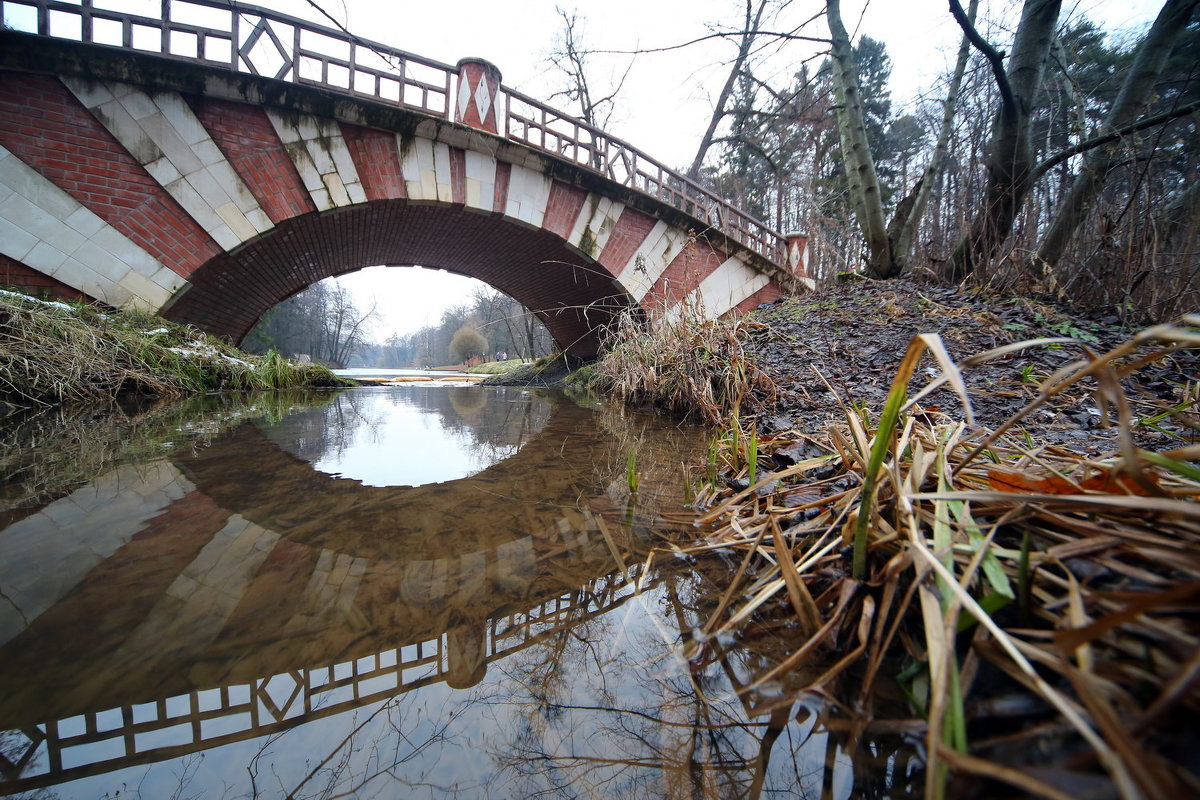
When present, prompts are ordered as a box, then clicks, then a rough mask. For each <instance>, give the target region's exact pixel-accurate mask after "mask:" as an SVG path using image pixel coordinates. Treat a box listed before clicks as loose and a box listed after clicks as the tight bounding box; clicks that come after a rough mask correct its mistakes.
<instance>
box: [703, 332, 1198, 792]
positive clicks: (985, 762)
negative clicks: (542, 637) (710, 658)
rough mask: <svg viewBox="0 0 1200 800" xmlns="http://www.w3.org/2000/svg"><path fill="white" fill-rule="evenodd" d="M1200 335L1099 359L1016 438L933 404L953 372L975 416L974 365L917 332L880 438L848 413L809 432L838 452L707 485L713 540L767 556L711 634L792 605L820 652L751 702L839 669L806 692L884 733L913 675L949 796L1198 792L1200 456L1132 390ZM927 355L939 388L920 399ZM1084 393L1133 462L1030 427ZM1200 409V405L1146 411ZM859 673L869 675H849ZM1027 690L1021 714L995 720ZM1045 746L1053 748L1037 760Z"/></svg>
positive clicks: (929, 747)
mask: <svg viewBox="0 0 1200 800" xmlns="http://www.w3.org/2000/svg"><path fill="white" fill-rule="evenodd" d="M1198 325H1200V317H1196V316H1193V317H1187V318H1184V320H1183V321H1182V322H1181V323H1180V324H1177V325H1164V326H1158V327H1155V328H1152V329H1149V330H1147V331H1144V332H1143V333H1141V334H1139V335H1138V336H1136V337H1134V338H1133V339H1132V340H1130V341H1129V342H1127V343H1125V344H1123V345H1121V346H1120V347H1117V348H1115V349H1114V350H1112V351H1110V352H1108V353H1106V354H1104V355H1100V356H1097V355H1093V354H1091V353H1090V352H1087V351H1086V350H1085V353H1086V355H1085V357H1083V358H1082V359H1080V360H1079V361H1076V362H1075V363H1073V364H1071V365H1069V366H1068V367H1064V368H1063V369H1061V370H1059V371H1058V372H1057V373H1055V374H1054V375H1052V376H1050V377H1049V378H1047V379H1046V380H1045V381H1044V382H1043V383H1042V384H1041V386H1040V388H1039V392H1038V394H1037V396H1036V397H1035V398H1034V399H1033V401H1032V402H1030V404H1029V405H1028V406H1027V407H1026V408H1025V409H1024V410H1022V411H1021V412H1020V413H1018V414H1017V415H1016V416H1014V417H1013V418H1012V419H1011V420H1009V421H1008V422H1006V423H1005V424H1004V425H1001V426H1000V427H999V428H997V429H996V430H987V429H982V428H974V427H973V426H971V425H970V424H969V423H968V422H967V421H959V420H956V419H953V418H951V417H950V416H949V415H947V414H944V413H941V412H932V411H928V410H925V409H923V408H922V407H921V405H920V404H919V403H920V400H921V398H923V397H924V396H925V395H926V394H927V393H928V392H929V391H932V390H933V389H935V388H938V387H939V386H942V385H944V384H946V383H949V384H951V386H953V387H954V388H955V390H956V392H957V393H958V394H959V396H960V398H961V402H962V407H963V412H964V413H963V416H964V417H965V418H966V420H968V421H969V420H970V419H971V407H970V398H969V396H968V394H967V391H966V389H965V388H964V386H963V383H962V380H961V376H960V367H961V366H962V365H956V364H954V363H953V362H951V360H950V359H949V357H948V356H947V355H946V354H945V351H944V349H943V348H942V347H941V343H940V341H939V340H938V339H937V337H934V336H919V337H916V338H914V340H913V342H912V344H911V345H910V348H909V351H908V353H907V354H906V356H905V358H904V361H903V363H902V366H901V368H900V370H899V374H898V375H897V376H896V379H895V381H894V382H893V385H892V391H891V393H890V394H889V396H888V400H887V404H886V406H885V409H884V411H883V414H882V415H881V418H880V421H879V423H878V425H877V426H876V427H875V430H874V431H871V430H869V427H870V426H869V423H868V422H867V416H866V415H865V414H862V413H861V412H860V411H859V410H856V409H853V408H846V409H845V424H844V425H838V426H836V427H834V428H831V429H829V430H828V431H827V432H826V434H825V435H824V436H823V437H819V438H813V439H810V440H809V443H810V446H811V445H816V446H818V447H819V448H820V449H821V450H823V451H824V452H825V453H826V455H824V456H819V457H815V458H809V459H807V460H803V461H800V462H798V463H794V464H791V465H790V466H787V467H785V468H782V469H778V468H777V469H776V471H774V472H771V473H768V474H764V475H761V476H760V477H758V479H757V481H751V485H750V486H748V487H746V488H745V489H743V490H741V491H734V490H730V489H722V490H719V491H718V490H716V489H712V488H710V489H709V490H707V492H706V493H704V494H702V495H701V496H700V497H699V498H698V502H699V503H701V504H705V505H706V507H707V508H708V510H707V512H706V513H704V514H703V515H702V516H701V518H700V521H701V522H702V523H703V524H705V525H708V526H710V528H709V531H710V532H709V534H708V536H707V540H708V541H706V542H705V543H704V544H703V545H700V546H697V547H695V548H693V549H694V551H695V552H697V553H699V552H703V551H705V550H709V549H711V548H712V547H713V546H714V545H720V546H723V547H729V548H735V549H741V550H742V551H743V552H744V561H743V567H745V566H746V565H752V566H753V568H752V569H741V570H739V571H738V572H737V574H736V575H735V576H734V578H733V581H732V583H731V585H730V586H729V587H728V590H727V592H726V595H725V601H723V602H722V603H721V604H720V605H719V607H718V608H717V610H716V611H715V612H714V613H713V615H712V618H711V619H710V621H709V623H708V625H707V628H706V631H705V633H707V634H708V635H710V636H717V635H720V634H723V633H727V632H732V631H736V630H737V629H738V628H739V627H740V626H741V625H742V624H743V623H744V622H745V621H746V620H748V619H749V618H750V617H751V616H752V615H753V614H754V613H755V612H756V611H758V610H760V609H763V608H764V607H765V606H767V605H768V604H780V603H782V604H787V605H789V606H790V607H791V608H792V611H793V612H794V615H795V619H796V621H797V623H798V624H799V625H801V626H802V627H803V628H804V629H805V630H806V632H807V633H808V634H809V636H808V639H807V642H806V643H805V644H804V645H803V646H802V647H800V648H799V649H798V650H797V651H796V652H794V653H793V654H792V655H791V656H790V657H789V658H787V659H786V660H785V661H784V662H782V663H781V664H779V665H778V666H777V667H775V668H774V669H772V670H771V671H770V672H768V673H766V674H763V675H760V676H759V677H758V679H757V681H756V682H755V683H754V684H753V685H752V686H750V687H747V691H748V690H749V689H752V688H755V687H758V686H762V685H764V684H767V683H768V682H771V681H774V680H776V679H777V678H779V677H780V676H781V675H783V674H784V673H787V672H791V671H793V670H796V668H797V667H799V666H800V665H801V664H802V663H805V662H809V664H806V666H811V664H813V663H817V664H822V663H826V662H828V661H832V662H833V663H832V665H831V666H828V667H827V668H825V669H824V670H823V671H822V672H821V673H820V675H819V677H817V678H816V679H815V680H813V681H811V682H809V683H808V685H807V689H806V690H807V691H812V692H821V693H823V694H825V695H826V696H829V697H833V698H836V699H837V700H838V701H839V702H840V703H842V704H843V705H844V706H846V707H848V708H851V709H855V710H857V712H858V713H859V714H860V715H861V716H862V718H863V720H864V723H863V724H864V725H865V724H866V722H868V721H870V716H871V708H872V702H871V700H872V697H873V696H874V693H875V691H876V689H877V688H878V687H877V679H878V677H879V676H880V675H881V674H882V673H883V672H884V671H885V669H886V671H887V672H888V673H890V674H895V675H900V676H901V678H900V682H901V685H902V688H904V690H905V691H906V693H907V694H908V696H909V698H910V701H911V704H912V707H913V709H914V711H915V712H917V714H918V715H919V716H921V717H923V727H924V730H925V745H926V761H927V764H926V766H927V769H926V792H925V794H926V797H929V798H935V797H944V796H946V794H947V791H948V789H947V786H948V782H949V780H950V779H951V775H952V774H953V775H956V776H959V778H960V779H961V778H962V777H963V776H973V778H974V779H980V780H985V781H991V782H997V781H998V782H1000V783H1003V784H1008V785H1009V786H1010V787H1013V788H1016V789H1019V790H1020V791H1022V792H1026V793H1028V794H1032V795H1035V796H1042V797H1069V796H1072V794H1073V792H1072V791H1071V787H1072V786H1073V785H1075V786H1078V785H1081V784H1079V783H1077V781H1080V780H1082V781H1085V782H1087V781H1091V782H1094V781H1095V780H1096V777H1097V775H1102V776H1104V777H1106V779H1107V781H1108V782H1109V785H1110V791H1114V792H1115V793H1116V794H1118V795H1119V796H1121V797H1129V798H1132V797H1181V796H1188V795H1191V796H1195V795H1196V794H1198V793H1200V780H1198V778H1197V776H1196V775H1195V774H1194V773H1192V772H1190V771H1189V770H1188V769H1187V768H1186V767H1185V765H1184V763H1183V758H1182V757H1180V756H1178V755H1172V747H1173V743H1172V741H1171V735H1170V733H1169V731H1170V729H1171V726H1172V725H1181V726H1182V727H1183V729H1184V730H1187V728H1188V725H1189V722H1188V721H1189V719H1190V718H1191V717H1190V716H1189V715H1194V714H1195V713H1196V712H1197V711H1200V696H1198V693H1197V679H1198V676H1200V633H1198V632H1197V629H1196V627H1195V619H1196V615H1197V612H1200V603H1198V602H1197V600H1198V598H1200V504H1197V502H1196V500H1197V498H1198V497H1200V468H1197V466H1196V465H1195V464H1194V463H1189V462H1194V461H1196V460H1197V459H1200V445H1197V444H1194V443H1193V444H1190V445H1187V446H1184V447H1181V448H1179V449H1176V450H1173V451H1169V452H1162V453H1155V452H1149V451H1146V450H1142V449H1139V448H1138V447H1137V446H1136V445H1135V443H1134V438H1133V435H1132V431H1131V428H1132V425H1133V416H1132V412H1131V409H1130V404H1129V401H1128V399H1127V398H1126V396H1125V395H1124V393H1123V392H1122V390H1121V386H1120V380H1121V379H1122V378H1123V377H1126V376H1128V375H1129V374H1131V373H1132V372H1134V371H1136V370H1137V369H1139V368H1140V367H1143V366H1145V365H1146V364H1148V363H1151V362H1154V361H1158V360H1161V359H1165V358H1170V357H1171V356H1172V354H1173V353H1175V352H1177V351H1178V350H1179V349H1180V348H1196V347H1197V346H1200V330H1198V329H1197V326H1198ZM1030 344H1031V343H1022V345H1013V346H1009V347H1006V348H1002V349H1000V350H997V351H991V352H990V353H987V354H982V355H981V356H978V357H976V358H974V359H969V360H968V362H963V363H964V364H968V363H978V362H979V361H982V360H985V359H986V358H989V357H995V356H997V355H1003V354H1004V353H1007V352H1009V351H1011V350H1012V349H1013V348H1015V347H1020V346H1028V345H1030ZM924 351H929V352H932V353H933V354H934V355H935V356H936V360H937V362H938V364H939V366H940V368H941V377H939V378H938V379H936V380H934V381H932V382H931V384H930V385H929V386H927V387H925V388H924V389H923V390H922V391H920V392H918V393H916V395H915V396H914V397H913V399H911V400H906V396H907V386H908V383H909V378H910V377H911V376H912V375H913V374H914V372H915V367H916V365H917V363H918V361H919V359H920V358H921V355H922V352H924ZM1085 386H1088V387H1091V388H1092V390H1093V391H1094V392H1095V395H1096V399H1097V402H1098V404H1099V405H1100V407H1101V408H1103V409H1106V410H1107V411H1108V412H1109V414H1110V415H1111V417H1112V418H1113V419H1114V420H1115V422H1116V424H1118V425H1119V426H1120V437H1119V441H1120V447H1119V449H1118V451H1117V452H1114V453H1112V454H1110V455H1109V456H1108V457H1105V458H1097V459H1088V458H1084V457H1082V456H1079V455H1077V454H1074V453H1072V452H1070V451H1069V450H1066V449H1064V448H1061V447H1050V446H1045V447H1033V446H1030V443H1029V438H1028V437H1016V436H1012V435H1010V432H1011V431H1012V430H1013V429H1014V427H1015V426H1016V425H1017V424H1018V423H1019V422H1020V421H1021V420H1022V419H1023V418H1025V417H1027V416H1028V415H1029V413H1031V412H1032V411H1034V410H1036V409H1037V408H1039V407H1041V406H1043V405H1046V404H1050V403H1054V402H1055V400H1056V398H1058V397H1059V396H1060V395H1062V396H1065V393H1066V392H1068V391H1069V390H1072V389H1075V390H1078V389H1080V388H1082V387H1085ZM1188 410H1190V411H1192V412H1194V411H1195V406H1194V398H1193V406H1192V407H1191V408H1190V409H1183V408H1182V407H1180V406H1173V407H1171V408H1167V409H1165V410H1164V411H1162V412H1161V413H1160V414H1144V415H1142V419H1143V420H1145V419H1151V420H1155V421H1156V422H1157V421H1161V420H1162V419H1163V417H1164V416H1166V415H1170V414H1173V413H1183V412H1185V411H1188ZM795 438H796V437H795V436H789V437H779V438H777V439H776V440H774V441H773V442H764V443H762V448H763V450H764V451H767V452H770V451H772V450H780V449H782V447H783V446H784V445H792V444H794V442H795ZM776 466H777V467H778V463H777V464H776ZM738 485H744V484H738ZM731 598H747V599H743V600H741V601H739V602H733V601H732V600H731ZM818 656H820V657H821V658H824V659H825V661H821V660H820V658H818ZM851 669H853V672H854V675H855V681H854V683H853V685H851V684H850V682H849V681H845V682H842V681H841V679H843V678H844V677H845V675H846V674H848V670H851ZM1013 696H1016V697H1019V698H1024V701H1023V702H1022V704H1021V707H1022V708H1024V709H1026V711H1027V713H1026V715H1025V717H1024V718H1017V719H1008V718H1004V717H1003V716H1002V715H1001V713H1000V712H999V711H995V710H992V711H989V710H988V709H997V708H999V707H1000V705H1001V704H1000V703H998V702H997V701H998V700H1003V699H1005V697H1009V698H1011V697H1013ZM1046 745H1049V748H1048V749H1050V750H1052V751H1053V755H1052V756H1050V757H1048V758H1047V757H1043V758H1042V760H1041V761H1040V762H1039V761H1037V760H1036V754H1038V753H1045V752H1046V750H1047V747H1045V746H1046ZM1014 753H1021V754H1022V755H1023V758H1022V757H1016V756H1014ZM1045 767H1049V769H1043V768H1045Z"/></svg>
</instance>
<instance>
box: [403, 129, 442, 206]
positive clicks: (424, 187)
mask: <svg viewBox="0 0 1200 800" xmlns="http://www.w3.org/2000/svg"><path fill="white" fill-rule="evenodd" d="M397 142H399V137H398V136H397ZM400 174H401V175H403V176H404V188H405V191H406V192H407V194H408V198H409V199H410V200H437V175H436V172H435V171H434V163H433V142H432V141H430V140H429V139H423V138H416V139H413V140H412V141H411V143H410V146H409V148H408V151H407V152H406V153H405V154H404V158H403V159H402V160H401V162H400Z"/></svg>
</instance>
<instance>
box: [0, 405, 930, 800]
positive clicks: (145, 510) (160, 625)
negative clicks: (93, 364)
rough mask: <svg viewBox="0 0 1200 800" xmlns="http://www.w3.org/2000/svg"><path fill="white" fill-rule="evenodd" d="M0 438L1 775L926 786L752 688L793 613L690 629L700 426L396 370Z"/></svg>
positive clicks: (674, 792) (264, 786)
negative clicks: (719, 629) (391, 374)
mask: <svg viewBox="0 0 1200 800" xmlns="http://www.w3.org/2000/svg"><path fill="white" fill-rule="evenodd" d="M2 436H3V442H4V450H3V456H2V457H0V466H3V473H0V474H2V475H3V476H4V481H3V483H0V499H2V501H3V504H2V505H0V795H16V796H20V797H23V798H31V799H32V798H88V799H91V798H118V797H119V798H146V799H147V800H158V799H159V798H193V797H194V798H251V797H263V798H285V797H287V798H291V797H295V798H301V797H304V798H317V797H328V798H333V797H378V798H400V797H404V798H407V797H414V798H426V797H427V798H444V797H461V798H476V797H478V798H485V797H486V798H509V797H511V798H525V797H533V796H540V797H620V798H635V797H647V798H649V797H668V798H683V797H688V798H692V797H705V798H708V797H712V798H725V797H760V796H761V797H829V798H846V797H851V796H859V795H860V794H861V793H863V792H864V791H866V792H869V793H870V794H871V796H876V797H891V796H895V797H903V796H909V794H910V793H911V794H919V792H920V777H919V764H918V763H917V761H916V758H915V755H914V750H913V748H912V747H911V745H910V744H908V743H906V741H905V740H904V738H903V737H902V736H890V737H889V736H877V737H875V738H874V739H871V740H870V741H869V742H868V743H866V744H864V743H863V742H862V740H861V737H862V735H863V734H862V731H859V730H854V729H853V726H849V725H847V724H844V723H843V722H842V721H841V719H840V716H839V714H838V713H837V710H836V709H833V708H830V707H828V706H826V705H825V704H824V703H822V702H821V701H820V700H819V698H817V697H815V696H813V695H803V694H797V693H796V692H795V691H793V687H794V686H795V685H799V683H797V681H800V678H801V677H802V676H797V678H796V680H790V679H789V680H788V681H785V682H783V683H772V684H768V685H765V686H762V687H760V688H757V689H754V690H752V691H746V690H745V687H747V686H748V685H749V684H750V683H752V682H753V680H754V678H755V676H756V675H759V674H762V673H763V672H764V671H765V670H767V669H769V668H770V667H772V666H773V665H775V664H777V663H779V661H781V660H782V659H783V658H785V657H786V656H787V655H788V654H789V653H791V652H793V651H794V650H795V649H796V648H797V647H798V646H799V645H800V644H801V642H800V641H797V631H796V630H795V629H794V628H793V627H792V624H791V623H790V621H789V617H788V616H787V615H784V614H779V615H776V616H774V617H773V616H771V615H770V614H765V615H763V616H762V617H760V618H755V619H754V620H752V621H750V622H749V623H748V624H747V625H746V626H745V627H744V628H743V629H742V631H741V634H740V636H739V637H737V638H736V639H735V638H729V639H725V638H722V639H721V640H716V639H712V640H708V639H707V638H706V637H705V636H704V635H703V634H702V633H701V631H702V630H703V628H704V626H705V624H706V622H707V620H708V618H709V616H710V615H711V614H712V612H713V610H714V609H715V608H716V607H717V606H718V604H719V602H720V600H721V595H722V592H723V587H724V584H723V583H722V578H723V576H725V575H727V574H728V573H729V572H730V571H731V570H733V569H736V567H737V562H736V561H735V559H734V557H733V556H732V554H724V553H720V552H716V553H713V554H712V555H711V557H709V558H703V559H699V560H697V559H695V558H693V557H691V556H683V555H681V554H678V553H677V552H676V550H677V546H676V543H677V542H686V541H688V540H689V539H691V538H693V537H694V536H695V535H696V533H695V531H693V530H691V529H690V528H689V526H688V525H687V524H686V521H687V514H686V512H685V509H684V505H685V502H686V495H687V493H688V492H687V489H686V488H685V487H686V485H687V484H688V482H689V481H693V482H694V481H697V480H700V479H702V478H703V476H702V475H695V474H691V473H689V472H688V471H687V470H686V468H685V465H690V464H703V463H704V460H705V450H706V444H707V442H706V439H707V435H706V433H705V432H704V431H702V430H698V429H692V428H684V427H680V426H678V425H675V424H673V423H671V422H669V421H667V420H664V419H662V418H660V417H656V416H654V415H651V414H644V413H634V412H629V411H626V410H622V409H619V408H613V407H609V406H605V405H602V404H595V403H593V402H591V401H573V400H571V399H569V398H566V397H563V396H560V395H557V394H554V393H548V392H542V391H530V390H523V389H515V388H500V389H491V388H482V387H478V386H430V385H402V386H381V387H372V388H361V389H354V390H350V391H344V392H340V393H324V394H301V393H274V394H261V395H223V396H209V397H202V398H194V399H192V400H190V401H188V402H186V403H182V404H159V405H155V406H149V407H128V408H125V409H123V410H122V409H116V410H112V411H105V412H98V411H94V410H87V409H50V410H45V411H42V412H40V413H30V414H25V415H18V416H15V417H13V418H11V419H9V420H8V422H7V424H6V425H5V427H4V428H3V429H2ZM631 476H636V479H637V480H636V483H637V490H636V491H631V483H632V481H631ZM814 669H817V667H814ZM799 672H801V673H803V672H805V670H804V669H803V668H801V670H799ZM853 750H857V752H859V753H860V755H859V757H857V758H856V759H855V760H854V761H853V762H852V761H851V759H849V757H848V756H847V753H848V752H851V751H853Z"/></svg>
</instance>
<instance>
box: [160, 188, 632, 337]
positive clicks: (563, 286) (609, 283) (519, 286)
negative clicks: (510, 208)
mask: <svg viewBox="0 0 1200 800" xmlns="http://www.w3.org/2000/svg"><path fill="white" fill-rule="evenodd" d="M380 264H385V265H389V266H410V265H417V266H422V267H427V268H437V269H444V270H447V271H449V272H454V273H457V274H460V275H466V276H469V277H472V278H477V279H478V280H481V281H483V282H484V283H487V284H489V285H491V286H493V287H495V288H496V289H499V290H500V291H502V292H504V293H505V294H507V295H509V296H511V297H513V298H514V299H515V300H517V301H518V302H519V303H521V304H522V305H524V306H525V307H526V308H528V309H530V310H531V311H533V312H534V313H535V314H537V315H538V317H539V318H540V319H541V320H542V322H543V323H545V325H546V327H547V328H548V329H549V331H550V334H551V336H552V337H553V338H554V340H555V342H556V343H557V344H558V345H559V347H561V348H562V349H563V350H565V351H567V352H569V353H571V354H573V355H579V356H583V357H589V356H592V355H594V354H595V353H596V352H597V348H598V347H599V344H600V342H599V337H600V335H601V332H602V330H603V328H604V326H605V325H606V324H607V323H609V322H610V321H611V320H612V319H613V316H614V315H615V314H618V313H620V312H621V311H623V310H624V309H626V308H629V307H637V303H636V302H635V301H634V299H633V298H632V297H631V296H630V294H629V293H628V292H627V291H626V290H625V289H624V287H623V286H622V285H621V284H620V282H619V281H618V280H617V279H616V278H615V277H614V276H613V275H612V273H611V272H610V271H609V270H608V269H606V268H605V267H604V266H602V265H601V264H599V263H595V262H593V261H591V259H589V258H587V257H586V256H583V255H581V254H580V253H579V252H578V251H577V250H574V249H572V248H571V247H570V246H568V244H567V242H566V240H565V239H564V238H563V237H562V236H561V235H559V233H557V232H555V231H553V230H548V229H546V228H531V227H529V226H526V225H521V224H519V223H516V222H513V221H512V220H511V218H508V217H505V216H502V215H487V214H479V213H473V212H469V211H466V210H464V209H463V208H462V207H461V206H456V205H453V204H413V203H410V202H408V201H405V200H376V201H370V202H367V203H360V204H358V205H354V206H349V207H343V208H338V209H334V210H331V211H325V212H310V213H307V214H301V215H298V216H294V217H291V218H288V219H286V220H282V221H280V222H279V223H278V224H277V225H276V226H275V227H274V228H273V229H272V230H270V231H268V232H267V233H265V234H263V235H261V236H259V237H257V238H256V239H254V240H253V241H251V242H248V243H247V244H245V245H243V246H241V247H239V248H236V249H235V250H232V251H230V252H227V253H221V254H218V255H217V256H215V257H212V258H210V259H208V260H207V261H205V262H204V263H203V264H202V265H201V266H200V267H198V268H197V269H196V270H195V271H194V272H193V273H192V274H191V276H190V284H191V285H190V286H189V287H188V288H186V289H185V290H184V291H182V292H180V293H179V295H178V296H177V297H175V298H174V299H173V300H172V302H171V304H170V305H169V307H168V308H167V310H166V311H165V312H164V314H165V316H166V317H167V318H168V319H172V320H175V321H177V322H183V323H189V324H193V325H196V326H197V327H200V328H203V329H204V330H206V331H209V332H210V333H214V334H216V335H218V336H222V337H224V338H227V339H230V340H231V341H235V342H240V341H241V340H242V339H243V338H244V337H245V336H246V334H247V333H249V331H250V329H251V328H252V327H254V325H255V323H256V322H257V321H258V320H259V319H260V318H261V317H262V315H263V314H265V313H266V312H267V311H268V310H269V309H270V308H271V307H272V306H274V305H275V304H276V303H279V302H281V301H282V300H285V299H287V298H288V297H290V296H291V295H293V294H295V293H296V292H298V291H300V290H302V289H304V288H306V287H308V286H310V285H312V284H314V283H316V282H318V281H320V280H323V279H324V278H328V277H332V276H336V275H341V274H344V273H347V272H352V271H354V270H358V269H362V268H364V267H369V266H375V265H380ZM380 300H381V302H382V303H385V304H386V302H387V298H386V297H381V298H380Z"/></svg>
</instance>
